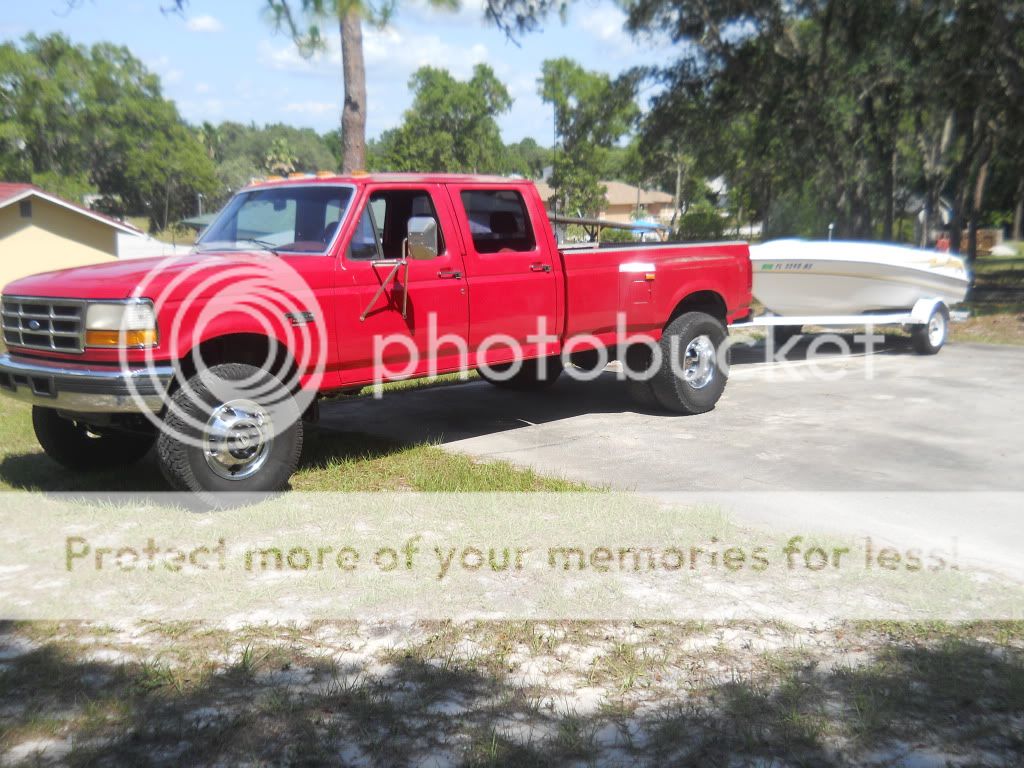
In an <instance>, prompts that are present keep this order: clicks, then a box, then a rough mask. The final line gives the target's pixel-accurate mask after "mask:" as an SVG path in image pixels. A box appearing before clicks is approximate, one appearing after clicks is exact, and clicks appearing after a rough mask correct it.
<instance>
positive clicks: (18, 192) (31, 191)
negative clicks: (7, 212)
mask: <svg viewBox="0 0 1024 768" xmlns="http://www.w3.org/2000/svg"><path fill="white" fill-rule="evenodd" d="M27 197H38V198H41V199H43V200H46V201H47V202H49V203H53V204H54V205H58V206H60V207H61V208H66V209H68V210H69V211H74V212H75V213H79V214H81V215H83V216H85V217H87V218H90V219H92V220H93V221H98V222H99V223H100V224H106V225H107V226H108V227H111V228H113V229H116V230H118V231H120V232H124V233H126V234H129V235H141V234H143V233H142V230H140V229H137V228H136V227H133V226H132V225H131V224H125V223H124V222H123V221H118V220H117V219H114V218H111V217H110V216H105V215H104V214H102V213H98V212H96V211H93V210H90V209H88V208H83V207H82V206H80V205H75V204H74V203H71V202H68V201H67V200H65V199H64V198H62V197H57V196H56V195H51V194H49V193H48V192H44V191H43V190H41V189H40V188H39V187H37V186H35V185H34V184H12V183H9V182H0V208H6V207H7V206H9V205H14V203H17V202H20V201H21V200H24V199H25V198H27Z"/></svg>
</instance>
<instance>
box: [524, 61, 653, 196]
mask: <svg viewBox="0 0 1024 768" xmlns="http://www.w3.org/2000/svg"><path fill="white" fill-rule="evenodd" d="M539 85H540V95H541V98H542V99H543V100H544V101H545V102H546V103H548V104H551V105H552V106H553V107H554V110H555V130H556V132H557V133H558V136H559V138H560V140H561V151H560V152H559V153H558V154H557V157H556V159H555V163H554V171H553V174H552V177H551V186H552V187H553V188H554V189H555V192H556V200H557V206H558V210H560V211H567V212H569V213H577V212H579V213H583V214H585V215H594V214H596V213H597V212H598V211H600V210H601V208H602V207H603V205H604V193H605V189H604V187H603V186H602V185H601V184H600V183H599V179H600V178H601V175H602V172H603V171H604V170H605V167H606V163H605V160H606V156H607V155H606V153H607V151H608V150H609V149H610V148H611V147H612V145H614V144H615V142H617V141H618V140H619V139H620V138H621V137H622V136H623V135H624V134H625V133H627V132H628V131H629V130H630V128H631V127H632V126H633V125H634V123H635V121H636V119H637V117H638V115H639V109H638V108H637V106H636V103H635V95H636V79H635V77H634V76H632V75H625V76H622V77H619V78H617V79H615V80H612V79H611V78H610V77H608V75H606V74H603V73H599V72H589V71H587V70H585V69H583V68H582V67H581V66H580V65H579V64H577V63H576V62H574V61H572V60H571V59H567V58H560V59H548V60H546V61H545V62H544V63H543V64H542V66H541V78H540V83H539Z"/></svg>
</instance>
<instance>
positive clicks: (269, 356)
mask: <svg viewBox="0 0 1024 768" xmlns="http://www.w3.org/2000/svg"><path fill="white" fill-rule="evenodd" d="M25 257H26V258H31V254H25ZM750 301H751V269H750V260H749V253H748V248H747V245H746V244H745V243H710V244H671V243H635V244H634V243H627V244H622V243H602V244H595V243H579V244H573V245H563V246H561V247H560V246H559V244H558V243H557V242H556V239H555V233H554V230H553V228H552V225H551V224H550V222H549V220H548V215H547V212H546V211H545V208H544V205H543V203H542V200H541V198H540V196H539V194H538V192H537V190H536V188H535V187H534V185H533V184H532V183H531V182H529V181H524V180H516V179H506V178H492V177H483V176H461V175H439V174H427V175H394V174H372V175H371V174H362V175H360V174H355V175H352V176H336V177H335V176H330V177H324V176H320V175H318V176H317V177H302V178H289V179H284V180H275V181H268V182H263V183H257V184H254V185H252V186H250V187H247V188H245V189H243V190H242V191H240V192H239V193H238V194H236V195H235V196H234V197H233V198H232V199H231V200H230V201H229V203H228V204H227V205H226V206H225V208H224V209H223V210H222V211H221V212H220V214H219V215H218V216H217V218H216V219H215V220H214V221H213V222H212V223H211V225H210V226H209V227H208V228H207V230H206V231H205V232H204V233H203V234H202V236H201V237H200V238H199V239H198V241H197V242H196V245H195V247H194V248H193V250H192V252H191V253H190V254H188V255H185V256H178V257H171V258H167V257H164V258H153V259H139V260H131V261H121V262H112V263H106V264H100V265H95V266H88V267H78V268H74V269H68V270H63V271H58V272H50V273H46V274H41V275H35V276H32V277H28V278H24V279H21V280H18V281H16V282H14V283H11V284H10V285H8V286H6V288H5V289H4V291H3V297H2V303H3V307H2V320H3V338H4V342H5V344H6V346H7V353H6V354H4V355H2V356H0V393H3V394H6V395H8V396H12V397H16V398H19V399H21V400H24V401H27V402H29V403H31V404H32V406H33V408H32V420H33V425H34V427H35V432H36V435H37V437H38V439H39V442H40V444H41V445H42V447H43V449H44V450H45V452H46V453H47V454H49V455H50V456H51V457H52V458H54V459H55V460H56V461H58V462H59V463H61V464H62V465H64V466H66V467H69V468H71V469H74V470H88V469H103V468H109V467H113V466H122V465H125V464H128V463H131V462H133V461H136V460H138V459H140V458H141V457H142V456H144V455H145V454H146V453H147V452H148V451H149V450H150V449H151V448H153V446H154V444H155V445H156V454H157V457H158V461H159V463H160V466H161V469H162V471H163V473H164V475H165V476H166V477H167V479H168V480H169V482H170V484H171V485H172V486H173V487H174V488H176V489H182V490H189V491H194V492H203V493H207V492H218V491H245V492H253V491H273V490H278V489H281V488H284V487H285V486H286V484H287V482H288V478H289V477H290V476H291V474H292V473H293V472H294V471H295V469H296V466H297V464H298V461H299V457H300V453H301V449H302V434H303V423H304V421H307V420H309V419H312V418H315V416H316V413H317V401H318V400H320V399H321V398H325V397H332V396H338V395H344V394H351V393H354V392H358V391H360V390H361V389H362V388H364V387H366V386H368V385H376V384H380V383H382V382H385V381H389V380H393V379H401V378H413V377H422V376H428V375H434V374H439V373H446V372H452V371H459V370H465V369H469V368H477V369H479V370H480V371H481V374H482V376H483V378H484V379H486V380H487V381H489V382H491V383H494V384H496V385H499V386H504V387H509V388H517V389H539V388H543V387H546V386H549V385H551V384H552V383H553V382H554V381H555V380H556V378H558V376H559V375H560V374H562V373H563V372H564V371H565V370H567V369H568V370H570V371H571V372H573V373H576V372H579V371H580V370H596V369H598V368H603V367H604V365H605V364H606V363H607V362H608V361H609V360H613V359H618V360H620V362H621V363H622V364H623V365H624V366H625V367H626V368H627V369H628V370H630V371H633V370H636V371H641V372H642V375H636V376H631V377H629V389H630V391H631V392H632V394H633V395H634V396H635V397H636V398H637V399H638V400H639V402H640V403H641V404H642V405H643V406H645V407H647V408H663V409H669V410H672V411H675V412H680V413H688V414H696V413H702V412H705V411H708V410H710V409H712V408H714V406H715V404H716V403H717V401H718V399H719V398H720V396H721V394H722V391H723V389H724V387H725V384H726V374H727V371H726V369H725V366H723V365H721V364H720V363H721V362H722V360H721V358H722V354H721V347H722V344H723V342H724V340H725V338H726V333H727V331H726V328H727V325H728V324H729V323H730V322H733V321H736V320H739V319H741V318H743V317H745V316H747V315H748V314H749V309H750ZM386 407H387V406H386V403H384V404H382V405H381V408H382V409H386ZM382 412H383V411H382Z"/></svg>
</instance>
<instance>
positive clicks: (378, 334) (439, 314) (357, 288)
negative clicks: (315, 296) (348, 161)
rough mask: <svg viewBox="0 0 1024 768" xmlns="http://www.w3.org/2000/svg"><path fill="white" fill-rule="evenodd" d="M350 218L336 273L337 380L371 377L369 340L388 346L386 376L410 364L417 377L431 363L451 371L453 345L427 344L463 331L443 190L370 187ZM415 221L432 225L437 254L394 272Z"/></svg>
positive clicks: (459, 268)
mask: <svg viewBox="0 0 1024 768" xmlns="http://www.w3.org/2000/svg"><path fill="white" fill-rule="evenodd" d="M353 215H354V216H355V226H354V228H353V229H352V230H351V231H352V235H351V237H350V238H349V241H348V243H347V246H346V247H345V248H344V250H343V251H342V254H341V264H340V266H339V269H338V273H337V274H338V299H339V301H338V306H339V312H338V315H337V322H338V351H339V359H340V362H341V366H342V371H341V378H342V381H344V382H353V383H355V382H366V381H372V380H373V379H374V362H375V361H374V354H375V339H386V338H390V339H392V340H393V342H392V343H389V344H387V346H386V347H382V349H383V359H384V360H385V362H386V364H387V367H388V369H389V370H390V371H400V370H403V368H404V367H405V366H406V365H409V368H408V369H407V370H404V373H405V374H406V375H415V374H420V373H425V372H427V371H429V370H431V365H432V364H436V369H437V370H453V369H457V368H458V367H459V365H460V362H461V354H460V348H459V347H458V345H456V344H446V345H442V346H441V347H440V348H437V345H436V344H432V341H431V340H432V338H442V337H445V336H448V337H449V338H451V337H458V338H461V339H463V340H465V339H466V338H467V336H468V333H469V296H468V293H467V290H466V280H465V276H464V275H465V268H464V266H463V262H462V249H461V244H460V240H459V237H458V235H457V233H456V230H455V225H454V215H453V213H452V210H451V205H450V203H449V201H448V198H447V196H446V195H445V194H444V192H443V190H441V189H440V188H439V187H438V186H437V185H432V184H424V185H409V186H406V185H393V184H368V185H367V186H366V188H365V189H364V191H363V194H362V196H361V198H360V199H359V200H358V201H357V203H356V205H355V207H354V209H353ZM414 216H430V217H433V218H434V220H435V221H436V222H437V225H438V227H437V229H438V254H437V256H436V257H435V258H433V259H428V260H409V261H408V272H406V269H405V267H399V268H398V269H397V270H396V269H395V265H396V264H397V263H398V262H399V261H400V260H401V259H402V257H403V256H404V254H403V248H404V243H405V239H406V236H407V234H408V222H409V219H410V218H412V217H414ZM406 281H407V282H406ZM382 286H383V290H381V287H382ZM378 292H380V293H379V295H378ZM375 296H376V298H375ZM403 310H404V311H405V313H406V316H405V317H403V316H402V313H403ZM432 325H433V327H434V328H436V332H435V333H431V326H432ZM413 353H414V354H413ZM414 355H415V358H416V360H415V361H412V360H411V358H413V356H414ZM435 358H436V362H435Z"/></svg>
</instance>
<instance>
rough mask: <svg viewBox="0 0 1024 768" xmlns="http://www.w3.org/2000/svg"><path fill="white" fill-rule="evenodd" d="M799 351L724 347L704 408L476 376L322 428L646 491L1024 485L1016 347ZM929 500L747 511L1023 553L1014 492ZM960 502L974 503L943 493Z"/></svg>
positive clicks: (1022, 376) (1013, 556)
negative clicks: (720, 371) (720, 384)
mask: <svg viewBox="0 0 1024 768" xmlns="http://www.w3.org/2000/svg"><path fill="white" fill-rule="evenodd" d="M806 346H807V345H806V342H805V343H804V345H803V346H802V348H801V350H797V353H796V354H795V355H791V356H790V357H791V358H797V359H789V360H787V361H784V362H776V363H765V362H764V352H763V349H762V348H760V347H755V348H753V349H750V350H743V354H742V355H740V354H736V355H734V364H733V370H732V376H731V378H730V381H729V385H728V387H727V389H726V392H725V395H724V397H723V398H722V400H721V402H720V403H719V405H718V407H717V408H716V409H715V410H714V411H713V412H711V413H708V414H705V415H702V416H688V417H684V416H672V415H665V414H661V413H645V412H642V411H640V410H638V409H637V408H636V406H634V405H633V404H632V402H631V401H630V399H629V397H628V395H627V392H626V387H625V384H624V383H623V382H620V381H618V380H617V379H616V377H615V375H614V374H613V373H607V372H606V373H603V374H602V375H601V377H600V378H599V379H598V380H596V381H593V382H578V381H573V380H570V379H568V378H567V377H562V379H560V380H559V382H558V383H557V384H556V385H555V386H554V387H552V388H551V389H549V390H547V391H544V392H539V393H519V392H509V391H506V390H500V389H496V388H494V387H492V386H491V385H489V384H487V383H485V382H481V381H474V382H468V383H464V384H457V385H453V386H445V387H437V388H432V389H424V390H420V391H415V390H414V391H411V392H404V393H398V394H392V395H385V397H384V398H383V399H382V400H379V401H376V400H372V399H360V400H355V401H348V402H340V403H336V404H329V405H327V406H325V407H324V408H323V412H322V418H323V424H324V426H325V427H326V428H331V429H339V430H343V431H346V432H366V433H373V434H378V435H383V436H387V437H391V438H395V439H399V440H403V441H410V442H421V441H431V442H437V443H440V444H441V445H443V446H444V447H445V448H446V449H448V450H452V451H461V452H464V453H467V454H471V455H473V456H476V457H479V458H482V459H506V460H508V461H511V462H513V463H515V464H519V465H523V466H529V467H532V468H534V469H536V470H538V471H540V472H544V473H547V474H551V475H558V476H562V477H566V478H569V479H574V480H580V481H585V482H588V483H593V484H597V485H607V486H611V487H613V488H616V489H622V490H630V491H638V492H641V493H647V494H655V495H662V494H666V493H673V492H693V491H714V492H717V493H726V492H735V491H759V492H764V491H813V492H821V491H862V492H863V491H869V492H886V493H888V494H892V493H893V492H897V491H918V492H921V491H941V492H950V491H1024V439H1022V438H1024V405H1022V395H1021V393H1022V386H1021V382H1022V381H1024V348H1019V347H1017V348H1015V347H1000V346H989V345H973V344H957V345H951V346H948V347H947V348H945V349H943V350H942V352H940V353H939V354H938V355H936V356H933V357H921V356H918V355H914V354H912V353H911V352H910V350H909V345H908V344H907V343H906V342H905V341H902V340H898V339H897V340H895V342H893V343H891V344H890V345H889V346H888V347H887V348H886V349H885V350H884V351H883V352H882V353H880V354H875V355H873V356H871V357H870V358H866V357H864V356H861V355H853V356H833V357H831V358H829V359H826V360H824V361H821V362H820V363H814V362H813V361H809V360H806V359H802V358H805V357H806V354H805V353H806ZM815 367H816V370H815ZM900 498H902V499H908V500H909V499H910V498H911V497H909V496H907V495H901V496H900ZM939 498H942V499H944V500H945V501H946V502H947V503H945V504H940V505H932V504H929V503H928V502H927V501H925V500H924V499H925V497H921V496H918V497H916V498H915V500H914V501H913V502H912V503H911V502H910V501H908V502H907V503H901V504H897V505H895V507H893V506H892V505H888V506H887V505H881V506H877V507H875V506H874V505H869V504H864V503H860V504H857V505H855V507H854V509H855V512H853V513H848V514H845V515H843V514H836V515H828V516H824V515H821V514H820V512H819V514H818V515H812V513H811V512H810V511H808V509H807V508H805V507H799V505H797V506H798V507H799V508H797V509H791V510H789V511H785V510H779V509H775V510H773V511H772V512H770V513H769V512H766V511H764V510H762V511H755V510H750V511H749V512H748V513H747V519H746V520H745V522H749V523H755V524H762V525H769V526H771V527H775V526H777V525H780V524H785V525H803V524H807V523H811V522H813V523H814V524H815V525H817V526H818V527H819V528H822V527H823V528H825V529H828V530H835V531H838V532H843V533H854V532H862V531H864V530H865V529H866V528H869V527H870V528H871V530H873V531H876V532H878V531H881V532H883V533H888V534H892V535H898V534H900V533H901V532H902V533H906V532H908V531H910V532H913V533H915V534H916V535H918V536H920V535H921V534H922V533H925V534H928V535H934V536H936V537H943V538H945V537H949V536H956V537H960V538H963V537H964V536H965V535H966V534H967V533H970V535H971V536H973V537H974V538H975V539H976V543H977V545H978V546H979V547H983V548H986V549H987V550H988V551H989V554H990V556H991V558H992V559H994V560H996V561H999V562H1001V563H1005V564H1007V565H1014V564H1016V565H1019V564H1020V563H1021V562H1022V561H1024V558H1022V557H1021V556H1020V552H1021V551H1024V514H1022V513H1021V512H1016V511H1015V512H1013V513H1012V514H1011V513H1008V511H1007V509H1008V507H1007V503H1009V501H1008V500H1012V499H1013V498H1014V497H1010V496H1004V497H1003V498H1002V503H1001V504H993V505H992V506H991V508H986V509H978V508H977V504H976V500H975V501H970V502H968V501H967V498H968V497H966V496H962V497H960V496H958V497H950V496H949V495H948V493H946V494H943V495H942V496H940V497H939ZM957 498H963V499H964V500H965V505H967V504H970V505H971V507H972V508H971V509H970V510H967V509H964V508H963V505H957V504H956V503H953V504H950V503H949V502H950V500H951V499H957ZM1020 498H1021V499H1024V495H1022V496H1020ZM801 510H802V511H801ZM812 517H813V519H812ZM872 526H873V527H872ZM965 528H969V529H970V530H969V531H965ZM1002 570H1005V569H1002ZM1014 570H1017V569H1016V568H1015V569H1014ZM1022 573H1024V570H1022Z"/></svg>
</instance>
